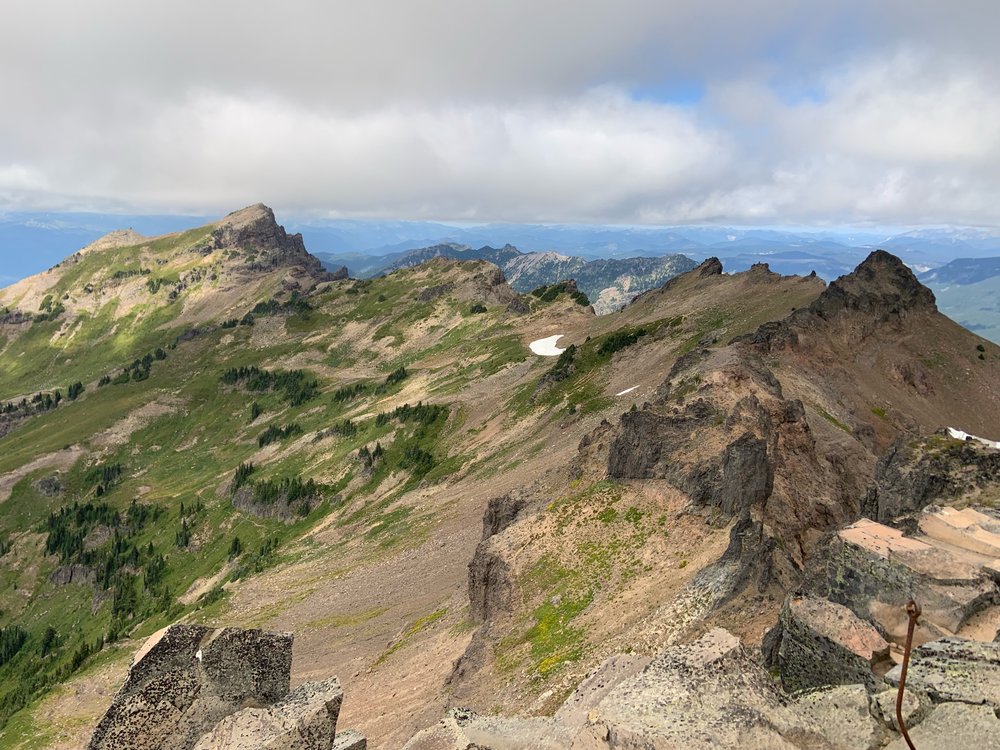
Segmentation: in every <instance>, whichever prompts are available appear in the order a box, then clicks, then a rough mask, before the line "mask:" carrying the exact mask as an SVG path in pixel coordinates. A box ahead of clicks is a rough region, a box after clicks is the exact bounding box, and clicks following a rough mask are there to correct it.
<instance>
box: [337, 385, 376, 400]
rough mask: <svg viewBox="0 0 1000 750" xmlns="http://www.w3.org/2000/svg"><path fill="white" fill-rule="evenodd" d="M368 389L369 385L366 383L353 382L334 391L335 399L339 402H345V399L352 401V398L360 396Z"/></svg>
mask: <svg viewBox="0 0 1000 750" xmlns="http://www.w3.org/2000/svg"><path fill="white" fill-rule="evenodd" d="M367 389H368V385H367V384H366V383H352V384H351V385H345V386H341V387H340V388H338V389H337V390H335V391H334V392H333V400H334V402H336V403H338V404H340V403H344V402H345V401H351V400H352V399H355V398H357V397H358V396H360V395H361V394H362V393H364V392H365V391H366V390H367Z"/></svg>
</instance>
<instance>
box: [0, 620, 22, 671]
mask: <svg viewBox="0 0 1000 750" xmlns="http://www.w3.org/2000/svg"><path fill="white" fill-rule="evenodd" d="M27 640H28V631H27V630H25V629H24V628H22V627H21V626H20V625H7V626H5V627H2V628H0V667H2V666H3V665H4V664H6V663H7V662H9V661H10V660H11V659H13V658H14V657H15V656H16V655H17V652H18V651H20V650H21V647H22V646H24V642H25V641H27Z"/></svg>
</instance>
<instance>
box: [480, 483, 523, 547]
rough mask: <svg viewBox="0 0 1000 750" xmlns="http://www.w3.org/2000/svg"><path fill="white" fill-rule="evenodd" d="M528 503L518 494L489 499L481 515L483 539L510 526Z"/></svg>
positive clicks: (515, 492)
mask: <svg viewBox="0 0 1000 750" xmlns="http://www.w3.org/2000/svg"><path fill="white" fill-rule="evenodd" d="M527 504H528V501H527V499H526V498H525V497H524V495H523V494H521V493H520V492H517V491H514V492H508V493H507V494H506V495H501V496H500V497H491V498H490V500H489V502H488V503H486V512H485V513H483V539H489V538H490V537H491V536H493V535H494V534H499V533H500V532H501V531H503V530H504V529H506V528H507V527H508V526H510V525H511V524H512V523H514V521H516V520H517V515H518V513H520V512H521V511H522V510H524V508H525V507H526V506H527Z"/></svg>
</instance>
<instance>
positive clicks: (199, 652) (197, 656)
mask: <svg viewBox="0 0 1000 750" xmlns="http://www.w3.org/2000/svg"><path fill="white" fill-rule="evenodd" d="M194 658H195V659H197V660H198V661H201V649H200V648H199V649H198V653H197V654H195V655H194Z"/></svg>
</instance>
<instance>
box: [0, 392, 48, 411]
mask: <svg viewBox="0 0 1000 750" xmlns="http://www.w3.org/2000/svg"><path fill="white" fill-rule="evenodd" d="M62 399H63V397H62V393H60V392H59V391H58V390H55V391H52V392H51V393H50V392H48V391H41V392H39V393H36V394H35V395H34V396H32V397H31V398H30V399H26V398H22V399H21V400H20V401H8V402H7V403H5V404H0V414H6V415H11V416H14V417H28V416H31V415H32V414H41V413H43V412H46V411H51V410H52V409H55V408H56V407H57V406H59V403H60V402H61V401H62Z"/></svg>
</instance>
